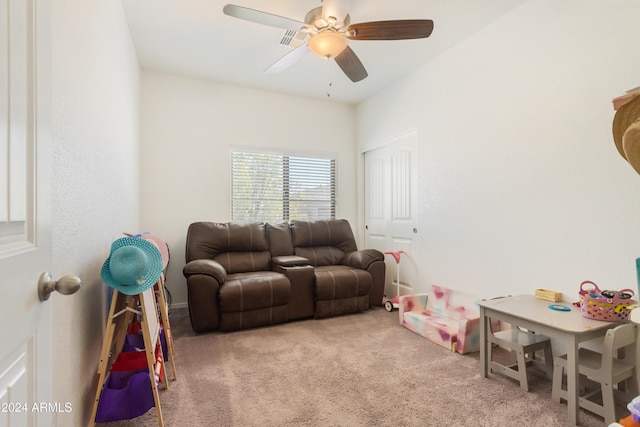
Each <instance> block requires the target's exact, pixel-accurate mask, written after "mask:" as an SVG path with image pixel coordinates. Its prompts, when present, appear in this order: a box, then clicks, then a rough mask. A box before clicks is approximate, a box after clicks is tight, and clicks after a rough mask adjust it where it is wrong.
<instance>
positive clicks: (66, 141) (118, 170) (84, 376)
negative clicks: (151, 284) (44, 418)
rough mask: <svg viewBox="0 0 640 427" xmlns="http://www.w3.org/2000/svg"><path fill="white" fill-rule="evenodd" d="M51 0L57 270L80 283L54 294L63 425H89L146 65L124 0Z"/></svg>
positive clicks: (128, 215) (128, 212) (134, 178)
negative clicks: (108, 272)
mask: <svg viewBox="0 0 640 427" xmlns="http://www.w3.org/2000/svg"><path fill="white" fill-rule="evenodd" d="M52 3H53V38H52V48H53V64H52V65H53V117H52V120H53V156H54V165H53V168H52V169H53V177H52V190H53V193H52V199H53V209H52V211H53V218H52V224H53V230H52V231H53V268H54V271H51V273H52V275H53V277H54V278H58V277H60V276H63V275H65V274H76V275H78V276H80V278H81V279H82V282H83V284H82V288H81V290H80V291H79V292H78V293H77V294H75V295H72V296H66V297H65V296H62V295H59V294H55V295H53V296H52V298H51V299H50V301H51V302H50V303H51V304H53V305H54V307H53V312H54V325H53V331H54V336H53V343H54V349H53V350H54V360H53V366H54V368H55V369H54V372H53V384H54V389H53V397H54V401H56V402H62V403H63V404H64V403H66V402H69V403H71V405H72V412H70V413H60V414H57V417H58V425H59V426H80V425H88V424H89V418H90V414H91V408H92V405H93V399H94V397H95V392H96V384H97V379H98V378H97V375H96V372H97V368H98V362H99V356H100V349H101V345H102V338H103V333H104V325H105V322H106V316H107V311H108V308H107V307H106V298H105V296H106V291H107V288H106V286H104V285H103V284H102V282H101V281H100V276H99V272H100V267H101V266H102V263H103V262H104V260H105V259H106V258H107V256H108V253H109V248H110V245H111V242H112V240H113V239H115V238H117V237H120V236H121V232H122V231H128V230H137V229H138V224H139V223H138V219H139V199H138V195H139V186H138V181H139V177H138V174H139V143H138V110H139V108H138V98H139V95H138V93H139V87H138V81H139V69H138V65H137V60H136V57H135V52H134V50H133V45H132V43H131V41H130V38H129V32H128V28H127V24H126V22H125V19H124V14H123V11H122V5H121V3H120V2H118V1H112V0H95V1H90V2H87V1H73V0H66V1H58V0H55V1H54V2H52Z"/></svg>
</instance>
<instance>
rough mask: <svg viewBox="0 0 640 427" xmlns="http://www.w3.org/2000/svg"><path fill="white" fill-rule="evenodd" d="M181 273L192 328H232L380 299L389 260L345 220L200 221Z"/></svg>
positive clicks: (326, 313)
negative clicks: (363, 243) (365, 245)
mask: <svg viewBox="0 0 640 427" xmlns="http://www.w3.org/2000/svg"><path fill="white" fill-rule="evenodd" d="M183 273H184V275H185V277H186V278H187V292H188V298H189V314H190V316H191V326H192V327H193V330H194V331H196V332H202V331H210V330H218V329H219V330H222V331H231V330H237V329H244V328H251V327H256V326H266V325H272V324H277V323H283V322H287V321H289V320H297V319H304V318H310V317H315V318H323V317H330V316H337V315H342V314H348V313H357V312H360V311H364V310H367V309H368V308H369V306H372V305H381V304H382V297H383V292H384V277H385V264H384V255H383V254H382V253H381V252H379V251H377V250H374V249H364V250H358V249H357V247H356V244H355V239H354V237H353V232H352V230H351V227H350V225H349V223H348V222H347V221H346V220H321V221H315V222H308V221H291V222H290V223H288V222H283V223H279V224H268V223H238V222H230V223H214V222H196V223H193V224H191V225H190V226H189V230H188V232H187V243H186V265H185V266H184V269H183Z"/></svg>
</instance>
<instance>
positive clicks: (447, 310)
mask: <svg viewBox="0 0 640 427" xmlns="http://www.w3.org/2000/svg"><path fill="white" fill-rule="evenodd" d="M426 309H427V311H429V312H431V313H434V314H437V315H440V316H446V317H449V318H451V319H454V320H458V319H468V318H474V317H478V316H479V315H480V309H479V308H478V303H477V297H475V296H473V295H470V294H467V293H464V292H456V291H454V290H451V289H448V288H445V287H442V286H437V285H433V286H432V289H431V295H430V296H429V299H428V300H427V307H426Z"/></svg>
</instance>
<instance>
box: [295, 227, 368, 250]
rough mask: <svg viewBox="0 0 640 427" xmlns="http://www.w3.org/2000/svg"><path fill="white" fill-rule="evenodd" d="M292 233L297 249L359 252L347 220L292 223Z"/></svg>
mask: <svg viewBox="0 0 640 427" xmlns="http://www.w3.org/2000/svg"><path fill="white" fill-rule="evenodd" d="M291 231H292V236H293V246H294V247H295V248H299V247H312V246H334V247H336V248H338V249H340V250H341V251H342V252H353V251H356V250H358V248H357V246H356V240H355V238H354V237H353V231H351V226H350V225H349V222H348V221H347V220H345V219H336V220H319V221H291ZM300 256H304V255H300Z"/></svg>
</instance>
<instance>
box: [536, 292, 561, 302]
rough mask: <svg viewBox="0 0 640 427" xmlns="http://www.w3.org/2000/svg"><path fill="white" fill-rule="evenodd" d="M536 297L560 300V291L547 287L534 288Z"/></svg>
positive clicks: (554, 300)
mask: <svg viewBox="0 0 640 427" xmlns="http://www.w3.org/2000/svg"><path fill="white" fill-rule="evenodd" d="M536 298H538V299H543V300H546V301H552V302H560V301H562V292H556V291H550V290H549V289H536Z"/></svg>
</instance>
